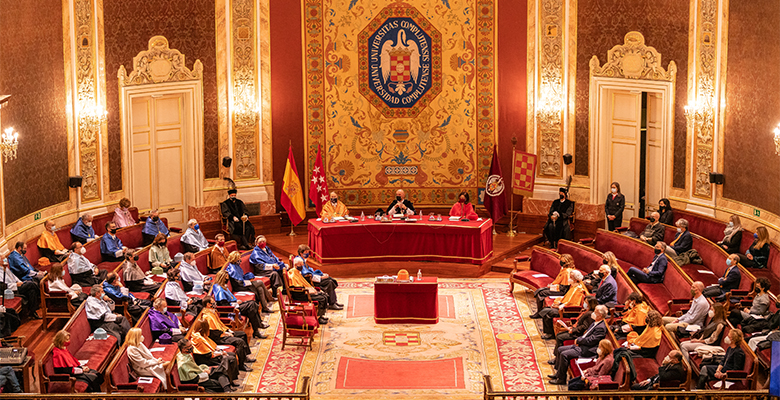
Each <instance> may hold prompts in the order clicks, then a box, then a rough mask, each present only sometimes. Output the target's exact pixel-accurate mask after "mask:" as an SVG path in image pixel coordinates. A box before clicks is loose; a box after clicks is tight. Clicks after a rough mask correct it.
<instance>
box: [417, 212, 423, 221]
mask: <svg viewBox="0 0 780 400" xmlns="http://www.w3.org/2000/svg"><path fill="white" fill-rule="evenodd" d="M418 221H420V222H422V210H420V218H419V219H418Z"/></svg>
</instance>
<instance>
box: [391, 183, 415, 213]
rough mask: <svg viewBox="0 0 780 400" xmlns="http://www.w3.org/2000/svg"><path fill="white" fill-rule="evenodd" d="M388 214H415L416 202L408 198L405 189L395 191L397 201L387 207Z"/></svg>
mask: <svg viewBox="0 0 780 400" xmlns="http://www.w3.org/2000/svg"><path fill="white" fill-rule="evenodd" d="M387 214H390V215H393V214H414V204H412V202H411V201H409V200H407V199H406V193H404V191H403V189H398V190H396V191H395V201H393V203H392V204H390V206H388V207H387Z"/></svg>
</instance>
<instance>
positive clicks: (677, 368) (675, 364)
mask: <svg viewBox="0 0 780 400" xmlns="http://www.w3.org/2000/svg"><path fill="white" fill-rule="evenodd" d="M682 359H683V356H682V353H681V352H680V351H679V350H672V351H670V352H669V354H667V355H666V357H665V358H664V361H663V362H662V363H661V366H660V367H658V373H657V374H655V375H653V376H652V377H650V378H647V379H645V380H643V381H642V382H638V383H635V384H633V385H632V386H631V390H651V389H654V386H655V384H656V383H659V384H660V383H661V382H672V381H684V380H685V367H684V366H683V363H682Z"/></svg>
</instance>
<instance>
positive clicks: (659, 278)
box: [628, 242, 669, 284]
mask: <svg viewBox="0 0 780 400" xmlns="http://www.w3.org/2000/svg"><path fill="white" fill-rule="evenodd" d="M666 248H667V246H666V243H664V242H658V243H656V244H655V257H654V258H653V262H651V263H650V265H649V266H648V267H647V268H643V269H639V268H637V267H631V268H629V270H628V277H629V278H631V280H632V281H634V283H636V284H639V283H661V282H663V281H664V274H666V266H667V265H668V264H669V259H667V258H666V254H664V249H666Z"/></svg>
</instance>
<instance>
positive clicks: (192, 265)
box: [179, 253, 211, 292]
mask: <svg viewBox="0 0 780 400" xmlns="http://www.w3.org/2000/svg"><path fill="white" fill-rule="evenodd" d="M179 273H181V284H182V286H184V290H186V291H188V292H189V291H191V290H192V287H193V284H194V283H195V282H207V281H209V280H211V278H209V277H208V276H206V275H203V274H201V273H200V270H198V265H197V262H196V261H195V256H194V255H193V254H192V253H184V260H183V261H182V262H181V263H180V264H179ZM204 287H205V285H204Z"/></svg>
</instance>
